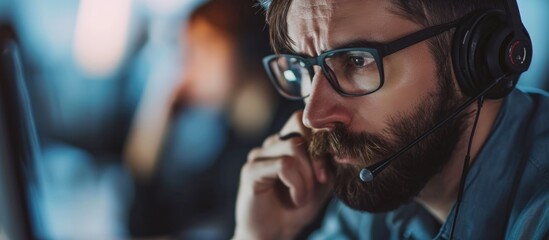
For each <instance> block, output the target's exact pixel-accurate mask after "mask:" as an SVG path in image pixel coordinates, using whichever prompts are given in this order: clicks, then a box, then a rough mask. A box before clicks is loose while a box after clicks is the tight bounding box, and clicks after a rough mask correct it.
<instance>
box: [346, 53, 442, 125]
mask: <svg viewBox="0 0 549 240" xmlns="http://www.w3.org/2000/svg"><path fill="white" fill-rule="evenodd" d="M423 45H424V46H422V44H418V45H416V46H413V47H410V48H408V49H406V50H403V51H401V52H397V53H395V54H394V55H391V56H388V57H386V58H385V59H384V63H383V65H384V68H385V69H384V72H385V83H384V85H383V87H382V88H381V89H380V90H378V91H377V92H375V93H373V94H371V95H367V96H365V97H364V100H363V103H360V104H361V105H362V106H364V107H360V108H358V109H359V110H358V112H357V113H356V116H358V117H356V119H357V121H358V120H359V119H360V122H362V123H363V124H364V125H367V127H366V129H362V130H366V131H369V132H379V131H380V129H386V128H387V121H388V120H389V118H390V117H391V116H395V115H396V114H397V113H402V114H405V115H409V114H410V112H412V111H416V109H417V108H418V107H421V106H420V103H421V102H423V100H424V99H425V98H427V97H428V94H430V93H432V92H434V91H436V89H437V87H438V85H437V76H436V65H435V62H434V60H433V57H432V55H431V53H430V51H429V49H428V48H427V46H426V44H423ZM358 106H360V105H358Z"/></svg>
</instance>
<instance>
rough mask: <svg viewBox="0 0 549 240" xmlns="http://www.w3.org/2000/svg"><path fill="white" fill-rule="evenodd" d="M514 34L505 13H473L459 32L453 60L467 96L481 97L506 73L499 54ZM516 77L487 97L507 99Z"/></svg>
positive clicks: (454, 46) (454, 45)
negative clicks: (508, 25)
mask: <svg viewBox="0 0 549 240" xmlns="http://www.w3.org/2000/svg"><path fill="white" fill-rule="evenodd" d="M511 32H512V31H511V30H510V29H509V28H508V27H507V24H506V21H505V14H504V13H503V12H502V11H499V10H487V11H481V12H476V13H473V14H471V15H470V16H469V17H468V19H467V20H466V21H465V22H464V24H462V25H461V26H460V27H459V28H458V29H456V32H455V34H454V39H453V44H452V60H453V65H454V72H455V73H456V78H457V81H458V84H459V86H460V88H461V90H462V92H463V93H464V94H465V95H466V96H475V95H477V94H479V93H480V92H482V91H483V90H484V89H486V88H487V87H488V86H490V85H491V84H492V83H493V81H495V79H497V78H499V77H501V76H503V75H504V74H505V73H506V72H507V71H506V70H505V69H504V67H503V66H504V65H503V64H504V63H503V62H502V61H503V60H502V56H501V54H500V53H501V49H503V48H506V47H507V44H506V42H507V41H508V38H509V37H510V35H511ZM515 78H516V79H512V78H510V77H509V78H506V79H504V80H503V81H502V84H499V85H498V86H496V87H495V88H494V89H493V90H491V91H490V92H488V93H487V94H486V97H487V98H492V99H497V98H501V97H505V96H506V95H507V94H508V93H509V92H510V91H511V90H512V89H513V88H514V85H515V84H516V81H517V80H518V77H515ZM509 81H513V82H512V83H509ZM511 85H512V86H511Z"/></svg>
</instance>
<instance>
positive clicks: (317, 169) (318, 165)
mask: <svg viewBox="0 0 549 240" xmlns="http://www.w3.org/2000/svg"><path fill="white" fill-rule="evenodd" d="M311 166H312V169H313V172H314V175H315V178H316V181H318V182H319V183H327V182H328V172H327V166H326V159H324V158H313V159H311Z"/></svg>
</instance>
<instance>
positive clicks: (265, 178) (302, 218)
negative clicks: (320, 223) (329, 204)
mask: <svg viewBox="0 0 549 240" xmlns="http://www.w3.org/2000/svg"><path fill="white" fill-rule="evenodd" d="M301 118H302V112H301V111H300V112H296V113H294V114H293V115H292V117H291V118H290V119H289V120H288V122H287V123H286V124H285V126H284V127H283V128H282V131H281V132H280V135H273V136H271V137H269V138H267V139H266V140H265V141H264V142H263V146H262V147H260V148H255V149H253V150H252V151H251V152H250V153H249V155H248V161H247V163H246V164H244V166H243V167H242V171H241V175H240V187H239V191H238V198H237V204H236V222H237V223H236V229H235V236H234V239H291V238H293V237H295V236H296V235H297V234H298V233H299V231H300V230H301V229H302V228H303V227H304V226H305V225H307V224H308V223H310V222H311V221H312V220H313V219H314V218H315V216H316V215H317V214H318V212H319V210H320V208H321V207H322V206H323V204H324V203H325V201H326V199H327V198H328V195H329V193H330V189H331V186H330V183H329V182H330V181H329V178H330V176H329V175H328V171H327V170H326V164H325V160H324V159H310V157H309V154H308V153H307V142H308V141H307V140H308V138H309V136H310V130H309V129H307V128H306V127H305V126H303V124H302V121H301ZM280 136H291V137H290V138H289V139H284V137H282V139H281V137H280Z"/></svg>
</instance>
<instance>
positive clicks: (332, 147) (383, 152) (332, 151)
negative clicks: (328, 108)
mask: <svg viewBox="0 0 549 240" xmlns="http://www.w3.org/2000/svg"><path fill="white" fill-rule="evenodd" d="M392 145H393V144H392V143H391V142H390V141H389V140H387V139H386V138H384V137H383V136H382V135H380V134H373V133H368V132H358V133H354V132H351V131H350V130H349V129H348V128H346V127H345V126H343V125H336V126H335V128H333V129H332V130H329V131H328V130H324V131H319V132H315V133H313V135H312V137H311V141H310V142H309V146H308V151H309V154H310V155H311V157H315V158H317V157H326V156H329V157H347V158H352V159H356V160H357V161H358V162H357V163H356V164H357V165H369V164H373V163H375V162H377V161H380V160H381V159H382V158H383V157H385V156H387V155H388V153H389V151H390V149H391V147H392Z"/></svg>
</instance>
